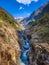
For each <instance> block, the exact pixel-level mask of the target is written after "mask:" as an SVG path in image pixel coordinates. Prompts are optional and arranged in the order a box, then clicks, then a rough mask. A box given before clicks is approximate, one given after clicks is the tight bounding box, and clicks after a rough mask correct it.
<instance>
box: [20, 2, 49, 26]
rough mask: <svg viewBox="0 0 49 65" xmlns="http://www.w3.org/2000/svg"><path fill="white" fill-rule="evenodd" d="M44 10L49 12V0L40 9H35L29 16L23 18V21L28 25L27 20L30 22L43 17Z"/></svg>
mask: <svg viewBox="0 0 49 65" xmlns="http://www.w3.org/2000/svg"><path fill="white" fill-rule="evenodd" d="M44 12H49V2H47V3H46V4H44V5H42V6H41V7H40V8H39V9H37V10H36V11H34V12H33V13H32V14H31V15H30V16H29V17H26V18H25V19H23V20H22V21H21V23H22V24H25V25H26V23H27V22H30V21H31V20H33V19H37V18H39V17H41V16H42V15H43V14H44Z"/></svg>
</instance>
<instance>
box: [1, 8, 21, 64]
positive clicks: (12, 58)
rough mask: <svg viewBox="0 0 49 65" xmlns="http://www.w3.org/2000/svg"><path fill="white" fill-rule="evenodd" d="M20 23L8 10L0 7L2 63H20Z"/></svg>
mask: <svg viewBox="0 0 49 65" xmlns="http://www.w3.org/2000/svg"><path fill="white" fill-rule="evenodd" d="M20 28H21V27H20V24H18V22H17V21H15V19H14V18H13V17H12V15H10V14H9V13H8V12H7V11H6V10H4V9H3V8H0V65H18V63H19V59H20V51H21V50H20V47H19V43H18V40H19V37H18V33H17V31H18V30H20Z"/></svg>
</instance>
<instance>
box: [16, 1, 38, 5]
mask: <svg viewBox="0 0 49 65" xmlns="http://www.w3.org/2000/svg"><path fill="white" fill-rule="evenodd" d="M16 1H17V2H19V3H22V4H24V5H26V4H30V3H31V2H32V1H34V2H37V1H38V0H16Z"/></svg>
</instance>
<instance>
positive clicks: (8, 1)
mask: <svg viewBox="0 0 49 65" xmlns="http://www.w3.org/2000/svg"><path fill="white" fill-rule="evenodd" d="M48 1H49V0H0V7H2V8H4V9H5V10H7V11H8V12H9V13H10V14H12V15H13V17H14V18H19V17H27V16H29V15H30V14H31V13H32V12H33V11H35V10H37V9H38V8H39V7H40V6H41V5H43V4H44V3H46V2H48Z"/></svg>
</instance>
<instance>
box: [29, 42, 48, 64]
mask: <svg viewBox="0 0 49 65" xmlns="http://www.w3.org/2000/svg"><path fill="white" fill-rule="evenodd" d="M31 47H32V48H31V50H30V52H28V57H29V58H28V60H29V64H30V65H49V45H48V44H47V43H35V44H33V43H32V44H31Z"/></svg>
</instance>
